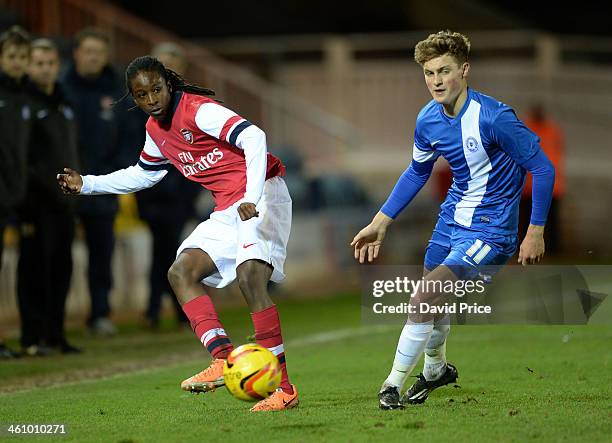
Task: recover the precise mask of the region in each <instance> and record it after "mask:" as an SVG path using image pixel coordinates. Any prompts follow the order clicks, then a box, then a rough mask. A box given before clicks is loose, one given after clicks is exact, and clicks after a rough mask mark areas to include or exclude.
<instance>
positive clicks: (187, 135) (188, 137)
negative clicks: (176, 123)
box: [181, 129, 193, 144]
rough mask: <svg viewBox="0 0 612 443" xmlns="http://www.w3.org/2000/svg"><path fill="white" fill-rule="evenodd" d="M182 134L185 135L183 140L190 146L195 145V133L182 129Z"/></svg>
mask: <svg viewBox="0 0 612 443" xmlns="http://www.w3.org/2000/svg"><path fill="white" fill-rule="evenodd" d="M181 134H183V138H184V139H185V141H186V142H187V143H189V144H193V133H192V132H191V131H190V130H188V129H181Z"/></svg>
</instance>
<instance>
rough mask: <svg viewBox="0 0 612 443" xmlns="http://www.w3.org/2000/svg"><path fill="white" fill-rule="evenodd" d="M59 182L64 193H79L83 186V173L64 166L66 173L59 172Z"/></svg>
mask: <svg viewBox="0 0 612 443" xmlns="http://www.w3.org/2000/svg"><path fill="white" fill-rule="evenodd" d="M57 183H58V184H59V187H60V189H61V190H62V191H63V192H64V194H79V193H80V192H81V189H82V188H83V178H82V177H81V174H79V173H78V172H77V171H75V170H74V169H70V168H64V174H57Z"/></svg>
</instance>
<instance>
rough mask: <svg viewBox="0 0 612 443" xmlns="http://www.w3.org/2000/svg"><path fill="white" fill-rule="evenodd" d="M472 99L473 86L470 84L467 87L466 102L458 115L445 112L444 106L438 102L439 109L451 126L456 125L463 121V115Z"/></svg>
mask: <svg viewBox="0 0 612 443" xmlns="http://www.w3.org/2000/svg"><path fill="white" fill-rule="evenodd" d="M471 101H472V88H470V87H469V86H468V88H467V97H466V98H465V103H464V104H463V106H462V107H461V111H459V114H457V116H456V117H449V116H448V115H446V114H445V113H444V107H443V106H442V105H441V104H438V111H440V115H441V116H442V117H443V118H444V120H445V121H446V122H447V123H448V124H449V125H451V126H455V125H456V124H457V123H458V122H461V117H463V114H465V111H467V108H468V107H469V106H470V102H471Z"/></svg>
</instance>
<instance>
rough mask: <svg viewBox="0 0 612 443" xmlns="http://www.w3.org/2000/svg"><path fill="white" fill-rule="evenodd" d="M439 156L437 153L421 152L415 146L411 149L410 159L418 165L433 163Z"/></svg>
mask: <svg viewBox="0 0 612 443" xmlns="http://www.w3.org/2000/svg"><path fill="white" fill-rule="evenodd" d="M439 156H440V153H439V152H438V151H435V150H434V151H423V150H422V149H419V148H417V145H416V144H415V145H414V146H413V147H412V159H413V160H414V161H417V162H419V163H425V162H429V161H434V160H436V159H437V158H438V157H439Z"/></svg>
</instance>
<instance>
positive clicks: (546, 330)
mask: <svg viewBox="0 0 612 443" xmlns="http://www.w3.org/2000/svg"><path fill="white" fill-rule="evenodd" d="M278 305H279V309H280V314H281V319H282V321H283V333H284V337H285V343H286V354H287V364H288V369H289V373H290V376H291V378H292V381H293V383H295V384H296V385H297V387H298V389H299V392H300V406H299V407H298V408H296V409H293V410H290V411H286V412H282V413H265V414H253V413H250V412H249V407H250V406H251V405H250V404H248V403H243V402H240V401H237V400H234V399H233V398H231V397H230V395H229V394H228V393H227V392H226V391H225V389H219V390H217V391H216V392H214V393H208V394H202V395H192V394H188V393H184V392H182V391H181V390H180V389H179V383H180V381H181V380H183V379H184V378H186V377H188V376H190V375H192V374H193V373H195V372H197V371H199V370H201V369H202V368H203V367H204V366H206V365H207V363H208V357H207V354H206V353H205V351H204V350H203V349H201V346H200V345H199V343H198V341H197V339H196V338H195V337H193V335H192V334H191V333H189V332H188V331H182V332H176V331H166V332H164V333H157V334H153V333H145V332H141V331H139V330H138V329H137V328H135V327H133V326H132V327H124V328H123V330H122V335H121V336H120V337H117V338H114V339H111V340H107V341H93V340H85V339H81V340H80V341H79V340H78V339H75V341H77V343H78V344H80V345H83V346H85V347H86V349H87V352H86V353H85V354H83V355H82V356H65V357H52V358H48V359H27V360H26V359H21V360H18V361H13V362H0V424H2V425H3V426H4V427H6V425H7V424H10V423H16V424H17V423H20V424H26V423H65V424H66V425H67V430H68V435H67V436H64V437H52V436H40V437H38V438H36V439H34V438H29V437H24V436H20V437H16V436H9V435H7V434H4V435H3V436H0V440H2V441H16V442H17V441H20V442H21V441H30V440H35V441H55V440H59V441H63V442H71V441H74V442H89V441H91V442H191V441H193V442H241V441H244V442H246V441H248V442H253V441H291V442H300V441H303V442H307V441H329V442H337V441H354V442H358V441H426V442H432V441H452V442H461V441H470V442H473V441H483V442H488V441H497V442H510V441H516V442H525V441H533V442H542V441H555V442H556V441H567V442H570V441H588V442H597V441H608V442H609V441H612V346H611V345H610V344H611V343H612V327H610V326H602V325H598V326H555V327H547V326H469V327H468V326H455V327H453V330H452V331H451V335H450V337H449V341H448V350H447V355H448V359H449V361H451V362H453V363H454V364H455V365H456V366H457V368H458V369H459V373H460V377H459V381H458V386H457V387H452V386H448V387H445V388H442V389H439V390H437V391H435V392H434V393H433V394H432V395H431V396H430V398H429V399H428V401H427V402H426V403H425V404H424V405H419V406H413V407H408V408H406V409H405V410H403V411H381V410H379V409H378V403H377V399H376V393H377V391H378V388H379V387H380V384H381V382H382V381H383V379H384V378H385V376H386V375H387V372H388V370H389V368H390V365H391V362H392V359H393V355H394V351H395V345H396V342H397V338H398V336H399V333H400V329H401V326H396V327H378V328H376V327H367V326H362V325H361V322H360V314H359V312H360V311H359V309H360V307H359V297H358V296H346V295H345V296H340V297H335V298H331V299H318V300H309V301H302V302H299V301H286V302H283V301H280V302H279V303H278ZM220 314H221V315H220V316H221V320H222V321H223V322H224V324H225V326H226V330H228V332H229V334H230V336H231V337H232V339H233V340H234V342H235V343H236V344H241V343H243V342H245V341H246V337H247V336H248V335H249V334H251V333H252V332H251V325H250V322H249V316H248V312H247V311H246V309H230V310H224V311H222V312H221V313H220ZM419 367H420V365H419Z"/></svg>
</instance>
